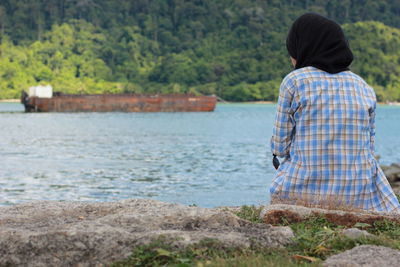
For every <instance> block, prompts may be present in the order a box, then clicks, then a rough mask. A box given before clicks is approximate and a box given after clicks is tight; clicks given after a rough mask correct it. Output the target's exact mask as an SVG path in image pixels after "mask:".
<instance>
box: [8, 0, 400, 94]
mask: <svg viewBox="0 0 400 267" xmlns="http://www.w3.org/2000/svg"><path fill="white" fill-rule="evenodd" d="M309 11H312V12H317V13H320V14H322V15H326V16H328V17H329V18H332V19H334V20H336V21H338V22H339V23H340V24H342V25H343V28H344V30H345V32H346V34H347V37H348V38H349V42H350V46H351V48H352V50H353V52H354V54H355V61H354V62H353V64H352V66H351V69H352V70H353V71H354V72H355V73H358V74H360V75H361V76H362V77H363V78H365V79H366V80H367V82H369V83H370V84H371V85H372V86H373V87H374V88H375V90H376V93H377V96H378V99H379V100H380V101H387V100H388V101H400V1H399V0H382V1H375V0H331V1H325V0H296V1H295V0H132V1H126V0H96V1H94V0H24V1H17V0H0V98H18V97H19V95H20V92H21V90H23V89H27V88H28V87H29V86H32V85H37V84H51V85H52V86H53V87H54V89H55V90H56V91H61V92H65V93H102V92H110V93H121V92H135V93H144V92H149V93H154V92H163V93H170V92H191V93H195V94H217V95H218V96H220V97H222V98H223V99H226V100H231V101H251V100H276V98H277V92H278V88H279V83H280V81H281V79H282V78H283V77H284V76H285V75H286V74H287V73H288V72H290V70H291V66H290V60H289V58H288V54H287V52H286V47H285V39H286V34H287V32H288V29H289V27H290V25H291V23H292V22H293V20H294V19H295V18H296V17H298V16H299V15H301V14H303V13H305V12H309Z"/></svg>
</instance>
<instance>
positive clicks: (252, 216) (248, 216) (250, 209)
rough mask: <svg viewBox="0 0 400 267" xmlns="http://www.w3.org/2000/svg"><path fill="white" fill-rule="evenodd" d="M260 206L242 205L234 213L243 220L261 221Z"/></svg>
mask: <svg viewBox="0 0 400 267" xmlns="http://www.w3.org/2000/svg"><path fill="white" fill-rule="evenodd" d="M261 210H262V207H256V206H242V207H240V210H239V211H238V212H236V213H235V214H236V215H237V216H238V217H240V218H242V219H245V220H248V221H250V222H253V223H262V222H263V221H262V219H261V218H260V213H261Z"/></svg>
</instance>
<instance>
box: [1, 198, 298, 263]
mask: <svg viewBox="0 0 400 267" xmlns="http://www.w3.org/2000/svg"><path fill="white" fill-rule="evenodd" d="M159 236H164V237H166V238H167V240H168V241H169V242H171V243H173V244H174V245H175V246H177V247H182V246H187V245H190V244H193V243H196V242H200V241H202V240H205V239H214V240H218V241H219V242H221V244H224V245H225V246H226V247H250V246H252V245H253V244H255V243H257V244H259V245H261V246H264V247H284V246H285V245H288V244H289V243H291V242H292V238H293V231H292V230H291V229H290V228H289V227H286V226H271V225H268V224H254V223H251V222H249V221H247V220H244V219H241V218H239V217H238V216H236V215H234V214H232V213H231V212H228V211H223V210H212V209H205V208H200V207H187V206H183V205H176V204H169V203H163V202H159V201H155V200H148V199H133V200H126V201H121V202H112V203H111V202H109V203H82V202H36V203H30V204H22V205H16V206H12V207H1V208H0V265H1V266H4V265H6V266H7V265H11V266H17V265H18V266H21V265H29V266H75V265H77V264H80V266H95V265H99V264H109V263H112V262H114V261H117V260H120V259H123V258H125V257H127V256H129V254H130V253H131V252H132V248H133V247H135V246H139V245H144V244H148V243H151V242H152V241H154V240H156V239H157V238H158V237H159Z"/></svg>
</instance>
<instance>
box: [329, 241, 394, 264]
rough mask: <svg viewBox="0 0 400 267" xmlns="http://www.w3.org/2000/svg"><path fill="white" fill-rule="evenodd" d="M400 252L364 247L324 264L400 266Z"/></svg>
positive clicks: (336, 256) (333, 258)
mask: <svg viewBox="0 0 400 267" xmlns="http://www.w3.org/2000/svg"><path fill="white" fill-rule="evenodd" d="M399 263H400V251H399V250H395V249H391V248H387V247H381V246H370V245H363V246H358V247H355V248H353V249H350V250H348V251H345V252H343V253H340V254H337V255H334V256H331V257H329V258H328V259H327V260H326V261H325V262H324V263H323V266H325V267H345V266H346V267H349V266H351V267H359V266H362V267H376V266H385V267H390V266H393V267H395V266H399Z"/></svg>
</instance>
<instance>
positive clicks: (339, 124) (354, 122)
mask: <svg viewBox="0 0 400 267" xmlns="http://www.w3.org/2000/svg"><path fill="white" fill-rule="evenodd" d="M286 46H287V50H288V52H289V54H290V56H291V60H292V63H293V66H294V67H295V70H294V71H292V72H291V73H289V74H288V75H287V76H286V77H285V79H284V80H283V82H282V84H281V87H280V94H279V101H278V107H277V114H276V120H275V125H274V129H273V136H272V138H271V149H272V153H273V154H274V155H276V156H279V157H284V158H285V159H284V161H283V162H282V164H281V165H280V166H279V168H278V171H277V173H276V176H275V178H274V180H273V182H272V185H271V189H270V191H271V198H272V202H273V203H274V202H275V203H276V202H285V203H292V204H307V205H317V206H328V207H335V208H338V207H339V206H340V207H342V208H343V207H350V208H352V209H363V210H373V211H385V212H389V211H395V210H399V208H400V205H399V202H398V200H397V198H396V196H395V194H394V193H393V190H392V189H391V187H390V185H389V183H388V182H387V179H386V177H385V175H384V174H383V172H382V170H381V169H380V168H379V166H378V163H377V161H376V159H375V157H374V154H373V151H374V136H375V126H374V118H375V105H376V97H375V93H374V90H373V89H372V88H371V87H370V86H368V84H367V83H366V82H365V81H364V80H363V79H362V78H360V77H359V76H357V75H356V74H354V73H352V72H350V71H349V65H350V63H351V62H352V60H353V55H352V52H351V50H350V48H349V46H348V43H347V40H346V38H345V36H344V34H343V31H342V29H341V28H340V26H339V25H338V24H337V23H335V22H334V21H332V20H329V19H327V18H325V17H323V16H320V15H317V14H313V13H307V14H304V15H302V16H301V17H299V18H298V19H297V20H296V21H295V22H294V23H293V25H292V27H291V29H290V31H289V34H288V37H287V40H286Z"/></svg>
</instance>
